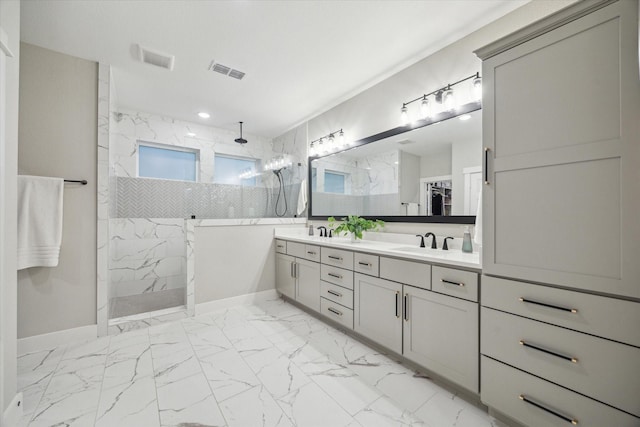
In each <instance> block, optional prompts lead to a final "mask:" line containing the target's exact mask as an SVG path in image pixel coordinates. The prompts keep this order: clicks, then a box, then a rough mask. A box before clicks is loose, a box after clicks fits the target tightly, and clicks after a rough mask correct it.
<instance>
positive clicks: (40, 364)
mask: <svg viewBox="0 0 640 427" xmlns="http://www.w3.org/2000/svg"><path fill="white" fill-rule="evenodd" d="M65 349H66V346H64V345H62V346H59V347H54V348H52V349H48V350H42V351H35V352H32V353H25V354H23V355H21V356H18V375H21V374H23V373H25V372H29V371H37V370H40V369H49V370H51V371H53V370H54V369H55V367H56V365H57V364H58V362H60V360H61V359H62V356H63V355H64V352H65Z"/></svg>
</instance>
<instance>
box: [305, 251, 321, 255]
mask: <svg viewBox="0 0 640 427" xmlns="http://www.w3.org/2000/svg"><path fill="white" fill-rule="evenodd" d="M307 253H308V254H309V255H318V253H317V252H314V251H307Z"/></svg>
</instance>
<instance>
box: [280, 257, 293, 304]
mask: <svg viewBox="0 0 640 427" xmlns="http://www.w3.org/2000/svg"><path fill="white" fill-rule="evenodd" d="M295 260H296V259H295V258H294V257H292V256H290V255H284V254H281V253H276V290H277V291H278V292H280V293H281V294H282V295H284V296H286V297H289V298H291V299H296V278H295V276H294V274H293V269H294V265H295Z"/></svg>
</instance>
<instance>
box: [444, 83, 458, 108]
mask: <svg viewBox="0 0 640 427" xmlns="http://www.w3.org/2000/svg"><path fill="white" fill-rule="evenodd" d="M444 108H445V110H454V109H455V108H456V99H455V97H454V96H453V89H451V88H449V89H447V91H446V92H445V93H444Z"/></svg>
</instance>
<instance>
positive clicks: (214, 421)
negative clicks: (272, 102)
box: [158, 373, 226, 426]
mask: <svg viewBox="0 0 640 427" xmlns="http://www.w3.org/2000/svg"><path fill="white" fill-rule="evenodd" d="M158 406H159V408H160V422H161V423H162V425H163V426H185V425H186V426H191V425H194V426H195V425H202V426H224V425H225V424H226V423H225V420H224V417H223V416H222V413H221V412H220V408H218V403H217V402H216V399H214V397H213V395H212V394H211V389H210V388H209V385H208V384H207V380H206V378H205V377H204V375H203V374H202V373H198V374H196V375H192V376H190V377H186V378H182V379H180V380H178V381H175V382H173V383H171V384H168V385H165V386H162V387H158Z"/></svg>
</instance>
